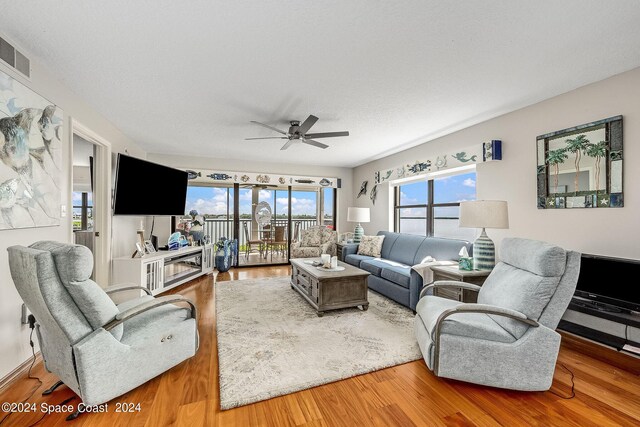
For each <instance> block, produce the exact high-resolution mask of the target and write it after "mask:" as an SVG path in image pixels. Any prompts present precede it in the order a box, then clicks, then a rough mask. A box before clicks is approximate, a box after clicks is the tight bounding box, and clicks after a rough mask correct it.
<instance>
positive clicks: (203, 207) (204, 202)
mask: <svg viewBox="0 0 640 427" xmlns="http://www.w3.org/2000/svg"><path fill="white" fill-rule="evenodd" d="M335 196H336V190H335V189H334V188H321V187H317V188H314V187H290V186H275V185H253V184H235V185H233V186H221V185H216V186H202V185H190V186H189V188H188V190H187V205H186V209H185V216H184V217H183V218H181V219H178V221H177V228H178V230H180V227H181V225H180V224H181V223H183V222H189V221H192V220H193V219H194V217H195V215H200V216H202V217H203V219H204V224H203V231H204V235H205V236H209V238H210V239H211V241H212V242H217V241H218V240H219V239H220V238H222V237H227V238H235V239H237V240H238V266H255V265H270V264H286V263H288V262H289V246H290V244H291V242H292V241H296V240H298V239H299V238H300V233H301V232H302V230H305V229H307V228H309V227H313V226H315V225H326V226H328V227H335V208H336V204H335ZM182 231H184V230H182Z"/></svg>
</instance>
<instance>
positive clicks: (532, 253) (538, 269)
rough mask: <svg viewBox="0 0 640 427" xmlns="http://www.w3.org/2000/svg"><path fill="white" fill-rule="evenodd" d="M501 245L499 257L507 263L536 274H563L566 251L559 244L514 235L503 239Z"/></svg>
mask: <svg viewBox="0 0 640 427" xmlns="http://www.w3.org/2000/svg"><path fill="white" fill-rule="evenodd" d="M501 246H502V247H501V249H500V258H501V261H503V262H506V263H507V264H510V265H512V266H514V267H517V268H520V269H523V270H527V271H530V272H532V273H534V274H537V275H538V276H544V277H556V276H562V274H564V269H565V266H566V262H567V252H566V251H565V250H564V249H563V248H561V247H560V246H555V245H552V244H551V243H547V242H541V241H537V240H529V239H521V238H515V237H512V238H508V239H504V240H503V241H502V243H501Z"/></svg>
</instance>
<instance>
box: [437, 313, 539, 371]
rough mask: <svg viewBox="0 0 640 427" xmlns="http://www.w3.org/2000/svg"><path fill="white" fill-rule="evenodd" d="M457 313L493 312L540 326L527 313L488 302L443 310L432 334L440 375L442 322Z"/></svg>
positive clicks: (534, 326) (530, 324) (535, 326)
mask: <svg viewBox="0 0 640 427" xmlns="http://www.w3.org/2000/svg"><path fill="white" fill-rule="evenodd" d="M456 313H483V314H493V315H496V316H504V317H508V318H511V319H514V320H517V321H519V322H523V323H526V324H527V325H529V326H531V327H533V328H537V327H538V326H540V324H539V323H538V322H536V321H535V320H533V319H529V318H528V317H527V316H526V315H525V314H523V313H520V312H519V311H516V310H511V309H510V308H504V307H498V306H494V305H488V304H460V305H457V306H455V307H453V308H450V309H448V310H445V311H443V312H442V313H440V315H439V316H438V320H436V324H435V327H434V328H433V332H432V335H431V340H432V341H433V345H434V349H433V372H434V374H436V375H438V368H439V365H440V335H441V334H440V331H441V329H442V323H443V322H444V320H445V319H446V318H447V317H449V316H452V315H454V314H456Z"/></svg>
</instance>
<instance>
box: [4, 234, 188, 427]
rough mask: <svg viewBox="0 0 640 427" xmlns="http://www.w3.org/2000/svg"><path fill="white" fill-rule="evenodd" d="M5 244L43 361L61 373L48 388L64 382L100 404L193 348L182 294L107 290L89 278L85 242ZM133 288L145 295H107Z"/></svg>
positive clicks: (87, 401)
mask: <svg viewBox="0 0 640 427" xmlns="http://www.w3.org/2000/svg"><path fill="white" fill-rule="evenodd" d="M8 251H9V267H10V270H11V277H12V278H13V281H14V283H15V286H16V289H17V290H18V293H19V294H20V296H21V297H22V299H23V300H24V303H25V304H26V306H27V307H28V308H29V310H30V311H31V312H32V313H33V315H34V316H35V318H36V322H37V323H36V332H37V336H38V342H39V343H40V350H41V352H42V356H43V359H44V362H45V366H46V368H47V370H49V371H50V372H52V373H54V374H55V375H57V376H58V377H59V378H60V380H61V381H60V382H58V383H57V384H56V385H54V387H52V389H51V390H53V389H54V388H55V387H57V386H59V385H61V384H62V383H64V384H66V385H67V386H68V387H69V388H70V389H72V390H73V391H74V392H76V394H78V396H80V398H81V399H82V401H83V403H84V404H85V405H87V406H91V405H97V404H101V403H104V402H107V401H109V400H111V399H113V398H115V397H117V396H120V395H122V394H124V393H126V392H128V391H129V390H132V389H133V388H135V387H137V386H139V385H141V384H143V383H145V382H147V381H149V380H150V379H152V378H154V377H155V376H157V375H160V374H161V373H163V372H164V371H166V370H168V369H169V368H171V367H173V366H175V365H177V364H179V363H180V362H182V361H184V360H186V359H188V358H190V357H191V356H193V355H194V354H195V353H196V351H197V349H198V329H197V322H196V308H195V306H194V305H193V303H192V302H191V301H189V300H187V299H185V298H183V297H181V296H180V295H170V296H164V297H159V298H154V297H152V296H151V295H150V292H149V291H148V290H146V289H145V288H140V287H137V286H128V285H124V286H120V287H113V288H107V290H106V292H105V290H103V289H102V288H101V287H100V286H98V285H97V284H96V283H95V282H94V281H92V280H90V279H89V277H90V276H91V272H92V270H93V256H92V254H91V252H90V251H89V249H87V248H86V247H84V246H80V245H70V244H64V243H57V242H50V241H42V242H37V243H34V244H33V245H31V246H30V247H24V246H12V247H10V248H9V249H8ZM132 289H137V290H138V291H140V290H145V291H146V295H144V296H141V297H138V298H135V299H133V300H129V301H125V302H124V303H121V304H119V305H116V304H115V303H113V301H112V300H111V299H110V297H109V295H110V294H113V293H116V292H120V291H125V290H126V291H131V290H132ZM175 303H186V304H187V305H188V308H183V307H178V306H176V305H174V304H175ZM77 415H78V413H74V414H72V415H71V416H70V418H71V419H72V418H75V417H76V416H77Z"/></svg>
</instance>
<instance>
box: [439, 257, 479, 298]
mask: <svg viewBox="0 0 640 427" xmlns="http://www.w3.org/2000/svg"><path fill="white" fill-rule="evenodd" d="M431 271H433V281H434V282H437V281H438V280H456V281H458V282H465V283H472V284H474V285H478V286H482V284H483V283H484V281H485V280H486V279H487V276H488V275H489V273H491V270H470V271H467V270H460V269H459V268H458V266H457V265H435V266H433V267H431ZM435 295H437V296H439V297H443V298H450V299H454V300H456V301H462V302H476V301H477V300H478V294H477V292H473V291H469V290H466V289H452V288H449V289H437V290H435Z"/></svg>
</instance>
